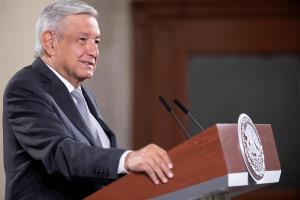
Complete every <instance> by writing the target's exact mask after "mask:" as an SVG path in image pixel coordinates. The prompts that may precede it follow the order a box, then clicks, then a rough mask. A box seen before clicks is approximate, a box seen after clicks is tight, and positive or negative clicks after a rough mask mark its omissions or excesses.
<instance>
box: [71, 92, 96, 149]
mask: <svg viewBox="0 0 300 200" xmlns="http://www.w3.org/2000/svg"><path fill="white" fill-rule="evenodd" d="M71 96H72V97H73V98H74V99H75V100H76V106H77V109H78V111H79V113H80V115H81V117H82V119H83V121H84V122H85V124H86V126H87V127H88V129H89V131H90V133H91V135H92V136H93V139H94V141H95V143H96V144H97V145H98V146H102V144H101V140H100V137H99V134H98V132H97V130H96V127H94V126H93V124H92V121H91V118H90V111H89V108H88V105H87V103H86V101H85V99H84V96H83V94H82V92H81V91H80V89H74V90H73V91H72V92H71Z"/></svg>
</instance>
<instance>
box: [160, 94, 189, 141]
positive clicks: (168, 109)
mask: <svg viewBox="0 0 300 200" xmlns="http://www.w3.org/2000/svg"><path fill="white" fill-rule="evenodd" d="M158 100H159V101H160V102H161V104H162V105H163V107H164V108H165V109H166V110H167V112H170V113H171V114H172V116H173V118H174V119H175V120H176V122H177V124H178V125H179V126H180V128H181V130H182V131H183V132H184V134H185V136H186V137H187V138H191V136H190V134H189V133H188V132H187V130H186V129H185V128H184V126H183V124H182V123H181V122H180V120H179V119H178V117H177V115H176V114H175V113H174V111H173V110H172V108H171V107H170V106H169V104H168V103H167V101H166V100H165V99H164V98H163V97H162V96H159V97H158Z"/></svg>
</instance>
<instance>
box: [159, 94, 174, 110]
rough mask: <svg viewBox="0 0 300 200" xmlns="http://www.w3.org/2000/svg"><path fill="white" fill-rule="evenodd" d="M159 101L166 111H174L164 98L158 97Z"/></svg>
mask: <svg viewBox="0 0 300 200" xmlns="http://www.w3.org/2000/svg"><path fill="white" fill-rule="evenodd" d="M158 100H159V101H160V102H161V103H162V105H163V106H164V107H165V109H166V110H167V111H168V112H171V111H172V109H171V107H170V106H169V104H168V103H167V102H166V100H165V99H164V98H163V97H162V96H159V97H158Z"/></svg>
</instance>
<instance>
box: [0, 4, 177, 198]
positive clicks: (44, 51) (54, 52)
mask: <svg viewBox="0 0 300 200" xmlns="http://www.w3.org/2000/svg"><path fill="white" fill-rule="evenodd" d="M96 17H97V11H96V10H95V9H94V8H93V7H91V6H89V5H87V4H85V3H83V2H80V1H74V0H71V1H70V0H68V1H67V0H66V1H62V0H60V1H55V2H53V3H52V4H50V5H49V6H47V7H46V8H45V9H44V11H43V13H42V14H41V16H40V18H39V19H38V22H37V25H36V29H37V30H36V37H37V43H36V46H35V54H36V60H35V61H34V62H33V63H32V64H31V65H29V66H27V67H25V68H23V69H22V70H20V71H19V72H18V73H17V74H16V75H14V76H13V78H12V79H11V80H10V82H9V83H8V85H7V87H6V90H5V93H4V104H3V105H4V108H3V127H4V131H3V132H4V164H5V172H6V194H5V196H6V199H7V200H8V199H30V200H32V199H56V200H57V199H82V198H83V197H85V196H87V195H89V194H91V193H93V192H95V191H96V190H98V189H100V188H101V187H103V186H104V185H107V184H109V183H111V182H112V181H114V180H116V179H117V178H118V177H119V176H120V175H122V174H125V173H128V172H145V173H146V174H147V175H148V176H149V177H150V179H151V180H152V181H153V182H154V184H159V183H160V182H163V183H166V182H167V181H168V179H169V178H171V177H172V176H173V174H172V171H171V168H172V163H171V161H170V159H169V157H168V155H167V153H166V151H165V150H163V149H161V148H160V147H158V146H156V145H153V144H151V145H148V146H146V147H144V148H142V149H140V150H138V151H128V150H123V149H119V148H117V147H116V140H115V136H114V134H113V132H112V131H111V130H110V129H109V128H108V126H107V125H106V124H105V123H104V121H103V120H102V118H101V117H100V113H99V110H98V108H97V106H96V102H95V99H94V97H93V95H92V94H91V93H90V92H89V91H88V90H87V89H85V88H84V87H82V86H81V84H82V82H83V81H84V80H85V79H89V78H92V77H93V74H94V70H95V68H96V65H97V61H98V59H99V49H98V45H99V43H100V41H101V33H100V30H99V27H98V22H97V19H96ZM125 189H126V188H124V190H125ZM119 192H122V191H119Z"/></svg>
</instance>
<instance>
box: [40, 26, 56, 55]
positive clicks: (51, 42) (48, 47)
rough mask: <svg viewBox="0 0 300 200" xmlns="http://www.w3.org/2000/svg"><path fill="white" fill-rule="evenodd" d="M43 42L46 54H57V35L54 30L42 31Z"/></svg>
mask: <svg viewBox="0 0 300 200" xmlns="http://www.w3.org/2000/svg"><path fill="white" fill-rule="evenodd" d="M41 43H42V46H43V48H44V51H45V53H46V54H48V55H50V56H53V55H55V52H56V51H55V49H56V43H57V37H56V35H55V33H54V32H52V31H45V32H44V33H42V37H41Z"/></svg>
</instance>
